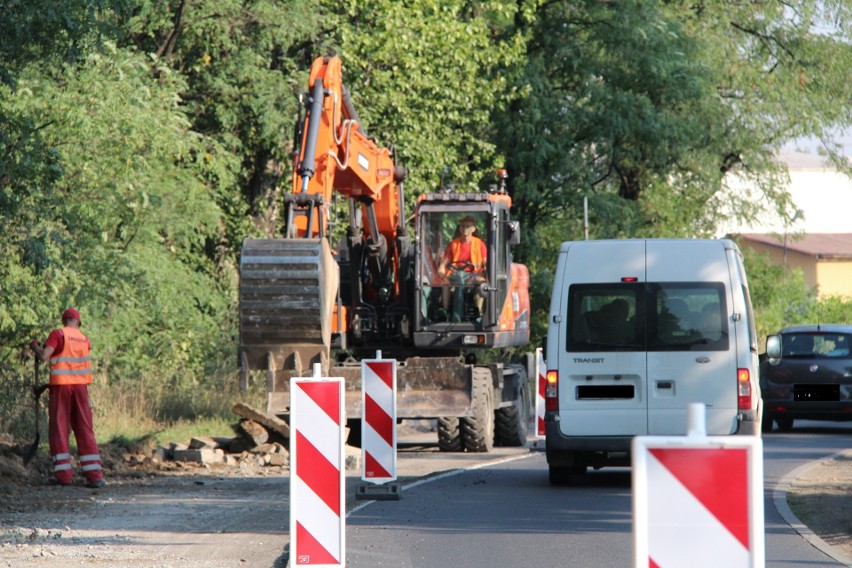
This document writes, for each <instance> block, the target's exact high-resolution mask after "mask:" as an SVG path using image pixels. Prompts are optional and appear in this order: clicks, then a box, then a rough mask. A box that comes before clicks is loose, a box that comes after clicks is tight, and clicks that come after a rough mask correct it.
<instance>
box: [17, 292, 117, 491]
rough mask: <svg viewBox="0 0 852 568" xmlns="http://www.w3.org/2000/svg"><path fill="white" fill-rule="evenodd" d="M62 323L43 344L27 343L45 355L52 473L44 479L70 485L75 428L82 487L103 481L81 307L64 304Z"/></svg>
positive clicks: (37, 353)
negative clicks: (72, 436)
mask: <svg viewBox="0 0 852 568" xmlns="http://www.w3.org/2000/svg"><path fill="white" fill-rule="evenodd" d="M62 326H63V327H62V329H54V330H53V331H51V332H50V335H49V336H48V338H47V341H45V342H44V345H43V346H42V345H39V343H38V341H33V342H32V343H30V347H31V348H32V350H33V351H34V352H35V354H36V356H37V357H38V358H39V359H40V360H41V361H50V384H49V385H47V386H48V387H49V388H50V404H49V417H50V424H49V427H48V441H49V443H50V454H51V457H52V458H53V475H52V476H50V477H49V478H48V479H47V483H48V484H49V485H71V483H72V480H73V473H72V471H71V453H70V450H69V448H68V438H69V435H70V433H71V432H70V430H73V431H74V438H75V439H76V440H77V451H78V452H79V461H80V468H81V469H82V470H83V475H84V476H85V477H86V487H90V488H95V489H96V488H99V487H103V486H104V485H106V482H105V481H104V474H103V469H102V467H101V456H100V452H99V451H98V443H97V441H96V440H95V431H94V428H93V421H92V406H91V404H90V402H89V389H88V385H89V384H91V382H92V358H91V356H90V352H91V349H92V344H91V342H90V341H89V338H88V337H86V336H85V335H83V333H82V332H81V331H80V312H78V311H77V310H75V309H74V308H68V309H67V310H65V311H64V312H63V313H62Z"/></svg>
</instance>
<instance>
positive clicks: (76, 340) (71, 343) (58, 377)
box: [50, 327, 92, 385]
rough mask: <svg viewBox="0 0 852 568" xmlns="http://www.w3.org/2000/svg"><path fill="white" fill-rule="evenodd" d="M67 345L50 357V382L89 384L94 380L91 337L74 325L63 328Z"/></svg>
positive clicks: (58, 383)
mask: <svg viewBox="0 0 852 568" xmlns="http://www.w3.org/2000/svg"><path fill="white" fill-rule="evenodd" d="M62 335H63V336H64V338H65V346H64V347H63V348H62V351H61V352H60V353H59V354H58V355H56V356H55V357H51V358H50V384H52V385H88V384H91V382H92V358H91V357H90V356H89V338H88V337H86V336H85V335H83V334H82V333H80V331H79V330H77V329H75V328H73V327H64V328H62Z"/></svg>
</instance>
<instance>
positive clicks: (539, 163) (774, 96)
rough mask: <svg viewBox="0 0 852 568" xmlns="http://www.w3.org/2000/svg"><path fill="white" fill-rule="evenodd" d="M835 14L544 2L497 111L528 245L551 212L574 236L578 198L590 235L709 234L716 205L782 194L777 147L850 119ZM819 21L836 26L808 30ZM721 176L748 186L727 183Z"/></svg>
mask: <svg viewBox="0 0 852 568" xmlns="http://www.w3.org/2000/svg"><path fill="white" fill-rule="evenodd" d="M849 11H850V7H848V6H847V5H846V3H843V2H836V3H835V2H831V3H819V4H817V3H812V2H805V1H798V2H792V3H790V2H766V3H758V4H753V3H749V4H731V3H729V2H721V1H720V2H702V3H699V4H695V3H691V2H690V3H684V2H670V3H662V2H620V3H609V2H597V1H594V0H588V1H585V2H549V3H547V4H545V5H543V6H542V8H541V10H540V11H539V13H538V14H537V18H536V20H535V22H534V24H533V28H534V32H533V34H532V37H533V38H534V39H533V40H532V41H531V42H530V44H529V49H528V57H527V64H526V65H527V67H526V69H525V70H524V74H523V75H522V77H521V83H520V84H519V85H518V86H517V87H516V89H515V91H514V92H517V93H522V94H524V96H521V97H517V98H516V99H515V100H513V101H512V104H511V105H509V106H508V107H507V112H506V113H505V114H503V113H502V111H501V110H500V109H498V110H497V114H498V115H502V116H500V118H499V124H500V135H499V137H498V140H499V141H500V144H501V146H500V148H501V150H502V151H503V152H504V153H505V154H506V156H507V159H508V163H509V164H510V174H511V175H512V179H513V180H514V181H513V186H512V187H513V193H514V195H515V197H516V203H517V204H518V205H519V207H518V209H519V212H520V214H521V215H522V216H523V217H524V221H525V225H526V227H527V230H528V231H532V232H533V234H531V235H530V236H531V237H532V238H531V239H528V241H527V242H528V243H530V244H531V246H535V245H536V244H537V243H536V240H535V231H534V230H535V229H536V228H537V226H538V224H539V223H540V222H544V223H547V222H548V221H551V220H556V221H557V222H559V223H560V224H561V225H562V226H563V227H564V231H563V234H564V236H565V238H579V237H580V236H581V235H582V233H581V229H582V226H581V223H580V219H581V215H580V211H581V203H582V198H583V197H588V198H589V200H590V212H591V213H590V215H591V233H592V236H596V237H618V236H702V235H709V234H713V233H714V231H715V229H716V227H717V226H718V225H719V223H720V222H721V221H724V220H725V215H726V214H728V215H731V214H736V215H739V216H741V217H744V218H746V219H747V218H749V217H750V216H752V215H754V214H755V213H756V212H757V209H758V208H759V207H760V206H767V205H768V206H770V207H773V208H774V207H778V206H780V207H782V208H784V207H788V206H789V203H788V200H787V198H786V195H785V192H784V189H783V184H784V183H785V182H786V176H785V175H784V172H783V170H782V168H781V167H780V166H779V165H778V164H777V163H776V162H775V159H774V156H775V153H776V151H777V150H778V149H779V148H781V147H782V146H783V145H784V144H785V143H786V142H788V141H790V140H792V139H795V138H796V137H800V136H806V135H816V136H820V137H821V138H822V139H824V140H825V141H826V142H827V143H829V136H830V132H832V129H836V128H841V127H844V126H848V125H849V124H850V120H852V119H850V117H849V115H848V113H845V112H844V111H843V105H838V104H837V101H838V100H843V99H844V97H845V95H844V94H843V91H844V90H845V82H846V80H845V77H847V76H849V73H850V71H852V47H850V43H849V42H848V41H846V40H847V39H848V33H849V26H845V27H844V26H842V25H840V23H841V22H844V21H846V20H848V16H849ZM829 18H836V20H835V21H837V22H838V25H837V34H836V35H834V36H829V35H820V34H817V33H815V29H817V27H818V26H819V25H820V24H822V23H824V22H826V21H828V20H829ZM842 34H847V35H842ZM829 148H830V149H833V148H832V147H831V146H830V144H829ZM733 176H737V177H738V178H740V179H742V180H745V181H746V182H748V183H750V184H753V185H755V186H757V188H758V190H759V192H758V194H759V196H760V197H761V199H759V200H758V201H757V202H755V200H754V198H753V196H745V195H741V194H739V193H737V192H736V191H735V190H734V189H732V186H731V184H730V181H731V178H732V177H733ZM563 220H565V221H567V222H566V223H563ZM535 248H537V247H535ZM526 250H532V248H529V249H526Z"/></svg>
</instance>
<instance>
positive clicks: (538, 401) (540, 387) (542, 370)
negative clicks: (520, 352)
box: [535, 347, 547, 440]
mask: <svg viewBox="0 0 852 568" xmlns="http://www.w3.org/2000/svg"><path fill="white" fill-rule="evenodd" d="M535 375H536V378H535V385H536V389H535V437H536V438H538V439H539V440H543V439H544V389H545V386H546V384H547V364H546V363H545V362H544V354H543V352H542V349H541V347H539V348H538V349H536V350H535Z"/></svg>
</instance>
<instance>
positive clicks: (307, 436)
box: [290, 364, 346, 568]
mask: <svg viewBox="0 0 852 568" xmlns="http://www.w3.org/2000/svg"><path fill="white" fill-rule="evenodd" d="M313 372H314V374H313V376H312V377H294V378H292V379H290V563H291V565H294V566H314V567H318V568H330V567H342V566H345V565H346V548H345V518H346V515H345V512H346V505H345V492H346V486H345V461H344V449H343V446H344V443H345V429H344V426H345V414H344V413H345V406H344V387H343V379H342V378H339V377H334V378H329V377H322V376H321V374H322V370H321V366H320V365H319V364H316V365H314V369H313Z"/></svg>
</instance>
